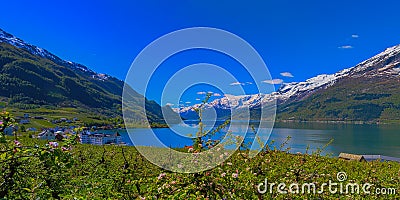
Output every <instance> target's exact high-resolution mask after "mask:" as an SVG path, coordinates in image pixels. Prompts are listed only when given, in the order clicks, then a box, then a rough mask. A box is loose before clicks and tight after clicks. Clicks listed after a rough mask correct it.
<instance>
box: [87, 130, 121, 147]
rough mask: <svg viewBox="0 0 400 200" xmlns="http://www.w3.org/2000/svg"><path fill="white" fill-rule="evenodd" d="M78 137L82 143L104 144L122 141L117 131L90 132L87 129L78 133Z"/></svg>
mask: <svg viewBox="0 0 400 200" xmlns="http://www.w3.org/2000/svg"><path fill="white" fill-rule="evenodd" d="M79 138H80V142H81V143H82V144H93V145H104V144H121V143H122V137H121V135H120V134H119V133H118V132H116V133H114V134H105V133H90V132H89V131H84V132H82V133H80V134H79Z"/></svg>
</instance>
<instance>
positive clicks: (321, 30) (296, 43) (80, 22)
mask: <svg viewBox="0 0 400 200" xmlns="http://www.w3.org/2000/svg"><path fill="white" fill-rule="evenodd" d="M236 2H238V1H227V0H218V1H216V0H196V1H195V0H187V1H163V0H159V1H140V2H139V1H132V0H127V1H121V0H115V1H78V0H70V1H30V0H29V1H28V0H27V1H18V0H15V1H7V3H4V2H3V3H2V4H1V7H2V9H1V12H0V28H1V29H3V30H5V31H7V32H9V33H11V34H14V35H15V36H17V37H19V38H21V39H23V40H25V41H27V42H29V43H32V44H35V45H37V46H40V47H43V48H45V49H47V50H49V51H51V52H53V53H54V54H56V55H58V56H59V57H61V58H63V59H66V60H71V61H75V62H78V63H82V64H84V65H86V66H88V67H89V68H91V69H93V70H95V71H97V72H100V73H107V74H110V75H112V76H115V77H117V78H119V79H122V80H123V79H124V78H125V75H126V73H127V70H128V68H129V67H130V64H131V63H132V61H133V60H134V58H135V57H136V56H137V54H138V53H139V52H140V51H141V50H142V49H143V48H144V47H145V46H146V45H148V44H149V43H150V42H152V41H153V40H155V39H156V38H158V37H160V36H162V35H164V34H166V33H169V32H171V31H175V30H178V29H182V28H188V27H196V26H207V27H215V28H220V29H224V30H227V31H230V32H232V33H234V34H236V35H238V36H240V37H242V38H243V39H245V40H246V41H248V42H249V43H250V44H251V45H253V46H254V47H255V49H256V50H257V51H258V52H259V53H260V54H261V56H262V57H263V59H264V60H265V62H266V64H267V66H268V68H269V70H270V72H271V75H272V77H273V78H276V79H283V81H284V82H292V81H303V80H305V79H307V78H310V77H313V76H315V75H317V74H322V73H334V72H337V71H339V70H341V69H343V68H348V67H351V66H353V65H355V64H357V63H359V62H361V61H363V60H365V59H367V58H369V57H371V56H373V55H375V54H377V53H379V52H380V51H383V50H384V49H385V48H387V47H390V46H393V45H396V44H400V26H399V24H400V16H399V8H400V2H399V1H396V0H392V1H385V0H383V1H372V0H357V1H351V0H347V1H346V0H338V1H318V0H315V1H310V0H304V1H293V0H291V1H288V0H280V1H268V0H266V1H261V0H260V1H241V2H242V3H236ZM340 47H346V48H340ZM188 55H189V56H187V57H186V58H182V59H181V60H180V61H175V62H172V61H171V63H173V64H171V65H174V66H177V65H184V64H190V63H193V62H195V61H206V59H205V58H210V57H211V58H212V59H214V62H216V63H218V62H221V64H225V65H226V64H228V65H229V64H232V65H234V64H233V63H230V61H226V62H225V61H223V60H224V58H218V57H219V56H218V55H214V57H215V58H214V57H213V56H210V55H209V54H208V53H205V52H200V53H199V54H195V52H192V54H190V53H189V54H188ZM196 55H198V58H195V57H196ZM178 58H179V57H178ZM178 63H179V64H178ZM166 64H168V63H166ZM282 72H290V73H291V74H292V75H293V76H294V77H284V76H282V75H280V73H282ZM239 74H240V73H239ZM245 79H246V77H243V81H246V80H245ZM157 81H158V79H157ZM159 81H160V82H158V84H162V80H159ZM154 85H155V86H154V90H152V91H154V92H150V93H149V94H147V96H148V98H150V99H156V100H157V98H158V97H157V95H159V92H158V91H157V89H156V85H157V84H154ZM197 90H200V89H199V88H197ZM251 91H252V90H251V89H249V93H251ZM196 98H197V97H196V96H195V95H188V96H187V97H185V98H182V101H183V102H186V101H188V102H189V101H190V102H191V103H193V102H194V101H195V99H196Z"/></svg>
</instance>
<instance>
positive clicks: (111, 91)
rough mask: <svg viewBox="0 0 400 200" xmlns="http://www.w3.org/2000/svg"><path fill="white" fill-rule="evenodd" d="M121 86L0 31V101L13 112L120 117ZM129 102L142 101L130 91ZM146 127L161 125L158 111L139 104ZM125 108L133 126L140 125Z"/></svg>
mask: <svg viewBox="0 0 400 200" xmlns="http://www.w3.org/2000/svg"><path fill="white" fill-rule="evenodd" d="M124 86H125V83H124V82H123V81H121V80H119V79H117V78H115V77H112V76H109V75H107V74H101V73H96V72H94V71H93V70H91V69H89V68H88V67H86V66H84V65H82V64H78V63H75V62H72V61H66V60H63V59H61V58H59V57H58V56H56V55H54V54H52V53H50V52H49V51H47V50H45V49H43V48H40V47H37V46H35V45H32V44H29V43H26V42H24V41H23V40H21V39H19V38H17V37H15V36H13V35H12V34H9V33H7V32H5V31H4V30H2V29H0V97H2V98H1V99H3V100H2V101H6V102H7V104H8V105H9V106H11V107H16V108H18V109H29V108H39V107H43V106H52V107H54V108H55V109H56V108H57V107H75V108H82V109H83V110H85V112H88V113H91V112H95V113H97V114H100V115H103V116H113V117H116V116H117V117H122V110H121V109H122V108H121V105H122V91H123V89H124ZM130 95H132V99H133V100H135V99H138V98H144V97H143V96H142V95H140V94H138V93H137V92H136V91H134V90H132V91H131V92H130ZM145 103H146V109H147V110H146V112H147V118H148V119H149V120H150V122H159V121H163V119H162V113H161V106H160V105H158V104H157V103H156V102H154V101H150V100H147V99H145ZM138 106H139V105H135V104H134V103H131V107H130V109H131V113H133V115H134V116H135V117H134V118H135V119H137V122H138V123H142V122H143V120H144V119H146V117H145V114H144V113H142V112H141V111H140V110H141V109H140V108H139V107H138Z"/></svg>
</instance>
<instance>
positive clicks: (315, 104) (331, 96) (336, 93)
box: [278, 76, 400, 123]
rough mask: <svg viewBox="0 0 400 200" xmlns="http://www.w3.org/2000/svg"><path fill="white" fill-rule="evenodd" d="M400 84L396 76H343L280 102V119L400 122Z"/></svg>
mask: <svg viewBox="0 0 400 200" xmlns="http://www.w3.org/2000/svg"><path fill="white" fill-rule="evenodd" d="M399 86H400V84H399V78H398V77H395V76H387V77H376V76H375V77H356V78H347V79H343V80H340V81H339V82H338V83H336V84H335V85H334V86H332V87H328V88H326V89H323V90H320V91H317V92H315V93H314V94H313V95H311V96H310V97H308V98H306V99H305V100H302V101H296V102H292V103H287V104H283V105H280V106H279V107H278V119H282V120H305V121H310V120H311V121H312V120H316V121H325V120H334V121H364V122H372V123H374V122H400V87H399Z"/></svg>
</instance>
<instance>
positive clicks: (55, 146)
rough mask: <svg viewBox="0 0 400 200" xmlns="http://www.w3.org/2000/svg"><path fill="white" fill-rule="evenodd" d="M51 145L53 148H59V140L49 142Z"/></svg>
mask: <svg viewBox="0 0 400 200" xmlns="http://www.w3.org/2000/svg"><path fill="white" fill-rule="evenodd" d="M49 145H50V146H51V147H53V148H57V147H58V142H49Z"/></svg>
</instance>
